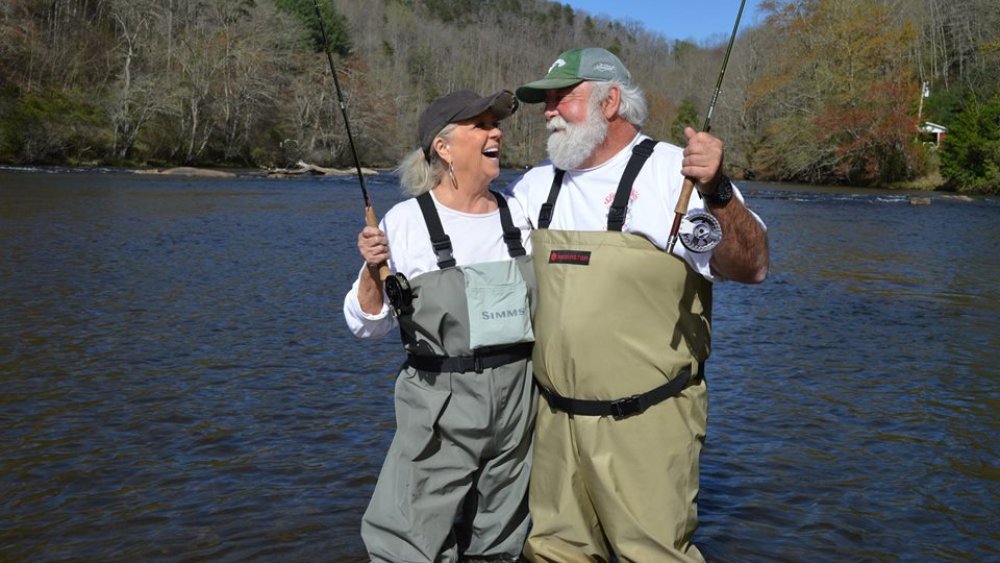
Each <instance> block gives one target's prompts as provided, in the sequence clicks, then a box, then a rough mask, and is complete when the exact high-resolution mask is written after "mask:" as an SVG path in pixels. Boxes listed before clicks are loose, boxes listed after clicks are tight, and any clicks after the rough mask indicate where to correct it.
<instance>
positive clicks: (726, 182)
mask: <svg viewBox="0 0 1000 563" xmlns="http://www.w3.org/2000/svg"><path fill="white" fill-rule="evenodd" d="M702 197H704V198H705V201H707V202H708V203H711V204H713V205H725V204H726V203H728V202H729V200H731V199H733V182H732V181H731V180H730V179H729V176H726V175H725V174H723V175H722V177H721V178H719V183H718V184H717V185H716V186H715V192H714V193H710V194H702Z"/></svg>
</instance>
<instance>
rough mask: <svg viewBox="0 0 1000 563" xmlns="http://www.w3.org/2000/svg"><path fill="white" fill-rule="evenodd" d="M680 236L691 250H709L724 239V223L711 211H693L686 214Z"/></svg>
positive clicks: (699, 251)
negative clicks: (721, 223) (720, 222)
mask: <svg viewBox="0 0 1000 563" xmlns="http://www.w3.org/2000/svg"><path fill="white" fill-rule="evenodd" d="M685 227H687V228H685ZM678 236H679V237H680V239H681V244H683V245H684V248H687V249H688V250H690V251H691V252H697V253H702V252H708V251H709V250H712V249H713V248H715V247H716V246H718V244H719V243H720V242H721V241H722V225H720V224H719V220H718V219H716V218H715V216H714V215H712V214H711V213H706V212H704V211H692V212H690V213H688V214H687V215H685V216H684V221H683V223H682V227H681V229H680V233H679V235H678Z"/></svg>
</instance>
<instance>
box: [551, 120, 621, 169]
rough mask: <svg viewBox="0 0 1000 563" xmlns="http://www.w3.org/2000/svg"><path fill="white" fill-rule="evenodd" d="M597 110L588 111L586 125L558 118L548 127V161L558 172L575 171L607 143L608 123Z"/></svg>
mask: <svg viewBox="0 0 1000 563" xmlns="http://www.w3.org/2000/svg"><path fill="white" fill-rule="evenodd" d="M603 117H604V116H603V115H601V113H600V112H599V111H596V110H595V108H587V120H586V121H585V122H583V123H579V124H578V123H567V122H566V120H565V119H563V118H562V117H559V116H558V115H557V116H555V117H553V118H552V119H550V120H549V121H548V123H546V124H545V128H546V129H547V130H548V131H549V141H548V149H549V159H550V160H551V161H552V164H554V165H555V167H556V168H560V169H562V170H574V169H576V168H577V167H579V166H580V165H581V164H582V163H583V161H585V160H587V158H589V157H590V155H591V154H592V153H593V152H594V149H596V148H597V147H598V145H600V144H601V143H603V142H604V138H605V137H606V136H607V134H608V122H607V121H605V120H604V119H602V118H603Z"/></svg>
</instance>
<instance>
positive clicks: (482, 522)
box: [344, 90, 536, 562]
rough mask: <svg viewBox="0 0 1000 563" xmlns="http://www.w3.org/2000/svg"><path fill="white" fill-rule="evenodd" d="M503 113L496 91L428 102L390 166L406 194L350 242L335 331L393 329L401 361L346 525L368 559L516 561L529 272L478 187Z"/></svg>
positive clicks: (515, 221)
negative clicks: (364, 492)
mask: <svg viewBox="0 0 1000 563" xmlns="http://www.w3.org/2000/svg"><path fill="white" fill-rule="evenodd" d="M516 109H517V101H516V99H515V98H514V96H513V94H511V93H510V92H507V91H501V92H498V93H496V94H493V95H490V96H485V97H480V96H479V95H478V94H475V93H473V92H469V91H464V90H463V91H458V92H453V93H451V94H448V95H446V96H443V97H441V98H438V99H437V100H435V101H434V102H432V103H431V104H430V106H428V107H427V109H426V110H425V111H424V112H423V114H422V115H421V117H420V120H419V123H418V136H419V140H420V148H419V149H417V150H415V151H413V153H411V154H410V155H409V156H407V158H406V159H405V160H404V161H403V163H402V164H401V166H400V174H401V183H402V184H403V187H404V188H405V189H406V190H407V191H408V192H409V193H411V194H412V195H414V196H416V197H414V198H412V199H409V200H406V201H404V202H402V203H399V204H397V205H396V206H395V207H393V208H392V209H390V210H389V212H388V213H386V214H385V217H384V219H383V220H382V223H381V225H380V228H375V227H365V228H364V229H363V230H362V231H361V233H360V234H359V235H358V250H359V251H360V253H361V256H362V258H364V261H365V265H364V267H363V268H362V270H361V273H360V274H359V276H358V279H357V281H356V282H355V283H354V285H353V287H352V288H351V291H350V292H349V293H348V294H347V296H346V297H345V299H344V316H345V318H346V319H347V324H348V326H349V327H350V329H351V331H352V332H353V333H354V334H355V335H356V336H359V337H361V338H375V337H380V336H383V335H385V334H386V333H388V332H389V331H390V330H392V328H393V327H394V326H397V325H398V326H399V329H400V333H401V335H402V342H403V348H404V350H405V352H406V358H407V359H406V362H405V363H404V364H403V367H402V370H401V371H400V373H399V376H398V377H397V379H396V385H395V407H396V434H395V436H394V437H393V440H392V444H391V445H390V446H389V452H388V454H387V455H386V459H385V463H384V465H383V466H382V471H381V473H380V474H379V478H378V483H377V484H376V486H375V492H374V494H373V496H372V499H371V502H370V504H369V505H368V510H367V511H365V515H364V518H363V520H362V523H361V536H362V538H363V539H364V542H365V546H366V547H367V549H368V553H369V555H370V556H371V558H372V560H373V561H393V562H398V561H408V562H417V561H428V562H430V561H434V562H438V561H457V560H458V559H459V558H462V559H468V558H473V559H479V558H484V559H489V560H509V561H515V560H516V559H517V557H518V555H519V554H520V552H521V547H522V545H523V542H524V538H525V535H526V533H527V528H528V510H527V501H526V493H527V490H528V489H527V487H528V475H529V473H530V467H529V464H530V454H531V433H532V429H533V425H534V417H535V397H536V395H535V391H534V388H533V385H532V380H531V347H532V342H533V340H534V337H533V334H532V332H531V324H530V318H531V310H532V309H533V307H534V299H535V276H534V272H533V270H532V266H531V261H530V260H529V259H528V258H527V256H526V252H525V250H526V249H525V246H524V245H525V244H527V240H522V239H526V237H522V229H521V228H519V227H518V226H519V225H523V226H525V227H526V225H527V221H526V220H525V219H524V217H522V216H520V215H519V211H517V209H518V206H514V207H508V206H507V202H506V200H505V199H504V197H503V196H502V195H501V194H500V193H498V192H493V191H490V189H489V185H490V182H491V181H492V180H493V179H494V178H496V177H497V176H498V175H499V174H500V148H501V146H502V141H503V133H502V132H501V130H500V120H501V119H504V118H506V117H508V116H509V115H511V114H512V113H513V112H514V111H515V110H516ZM512 213H513V214H514V216H513V217H512ZM390 248H391V255H390ZM383 263H388V265H389V268H390V270H391V271H392V272H393V275H392V276H390V277H389V278H388V279H387V282H388V283H386V282H383V281H381V280H380V279H379V274H378V269H379V266H380V265H381V264H383ZM387 285H388V286H389V288H388V289H389V290H390V291H389V292H388V295H390V296H391V297H392V298H391V299H389V298H387V292H386V289H387V288H386V286H387Z"/></svg>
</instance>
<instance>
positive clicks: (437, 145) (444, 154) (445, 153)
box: [431, 137, 451, 163]
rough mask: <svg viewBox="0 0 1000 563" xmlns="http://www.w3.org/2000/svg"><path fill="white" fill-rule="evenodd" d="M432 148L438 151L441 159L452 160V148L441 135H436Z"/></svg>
mask: <svg viewBox="0 0 1000 563" xmlns="http://www.w3.org/2000/svg"><path fill="white" fill-rule="evenodd" d="M431 150H433V151H434V152H436V153H437V155H438V157H439V158H440V159H441V160H443V161H445V162H449V163H450V162H451V149H450V148H449V147H448V143H446V142H444V139H442V138H441V137H434V141H433V142H432V143H431Z"/></svg>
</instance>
